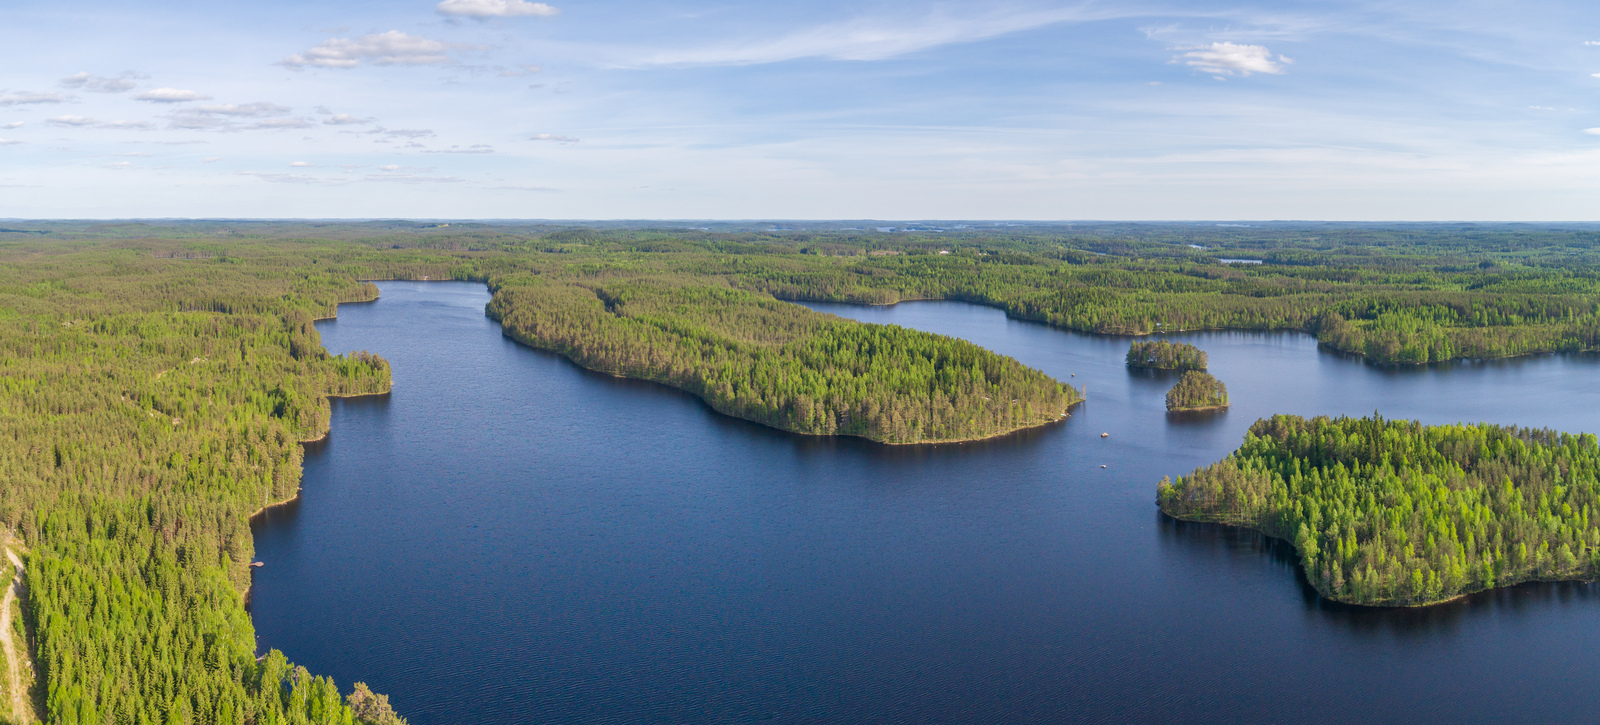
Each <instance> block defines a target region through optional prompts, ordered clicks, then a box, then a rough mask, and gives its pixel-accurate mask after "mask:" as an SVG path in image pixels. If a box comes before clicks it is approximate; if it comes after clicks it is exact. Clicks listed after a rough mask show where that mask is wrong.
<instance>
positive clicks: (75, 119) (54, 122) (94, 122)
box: [45, 115, 154, 131]
mask: <svg viewBox="0 0 1600 725" xmlns="http://www.w3.org/2000/svg"><path fill="white" fill-rule="evenodd" d="M45 124H46V125H49V126H57V127H60V128H110V129H134V130H141V131H142V130H145V129H149V128H153V127H154V124H152V123H150V122H149V121H100V120H98V119H94V118H89V117H87V116H73V115H66V116H56V117H54V118H48V119H45Z"/></svg>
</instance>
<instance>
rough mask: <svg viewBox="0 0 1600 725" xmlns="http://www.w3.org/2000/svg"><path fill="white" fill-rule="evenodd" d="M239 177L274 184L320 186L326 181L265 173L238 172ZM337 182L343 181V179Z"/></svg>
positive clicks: (301, 176) (293, 175)
mask: <svg viewBox="0 0 1600 725" xmlns="http://www.w3.org/2000/svg"><path fill="white" fill-rule="evenodd" d="M239 175H240V176H254V177H255V178H257V179H260V180H262V181H270V182H273V183H275V184H320V183H323V182H324V181H326V179H319V178H317V177H315V176H306V175H304V174H278V173H272V172H265V171H240V172H239ZM338 180H339V181H343V179H338Z"/></svg>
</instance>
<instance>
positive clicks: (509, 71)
mask: <svg viewBox="0 0 1600 725" xmlns="http://www.w3.org/2000/svg"><path fill="white" fill-rule="evenodd" d="M540 70H541V69H540V68H539V66H536V65H519V66H515V67H512V68H503V69H501V70H500V75H501V77H504V78H518V77H521V76H531V75H533V74H535V73H538V72H539V71H540Z"/></svg>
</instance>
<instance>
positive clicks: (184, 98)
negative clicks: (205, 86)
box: [133, 88, 211, 103]
mask: <svg viewBox="0 0 1600 725" xmlns="http://www.w3.org/2000/svg"><path fill="white" fill-rule="evenodd" d="M133 100H135V101H147V102H150V103H187V102H189V101H209V100H211V96H208V95H206V94H204V93H201V92H199V91H186V90H181V89H178V88H155V89H151V90H148V91H145V92H143V93H139V94H136V95H134V97H133Z"/></svg>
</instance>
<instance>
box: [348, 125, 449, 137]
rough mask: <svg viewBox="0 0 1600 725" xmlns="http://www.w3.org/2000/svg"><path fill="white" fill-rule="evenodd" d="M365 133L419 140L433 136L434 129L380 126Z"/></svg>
mask: <svg viewBox="0 0 1600 725" xmlns="http://www.w3.org/2000/svg"><path fill="white" fill-rule="evenodd" d="M351 133H355V132H353V131H352V132H351ZM364 133H366V134H367V135H369V136H372V135H378V136H386V137H388V138H410V139H417V138H428V137H430V136H432V135H433V130H432V129H427V128H384V127H382V126H379V127H377V128H375V129H372V130H371V131H366V132H364Z"/></svg>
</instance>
